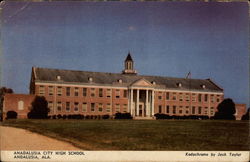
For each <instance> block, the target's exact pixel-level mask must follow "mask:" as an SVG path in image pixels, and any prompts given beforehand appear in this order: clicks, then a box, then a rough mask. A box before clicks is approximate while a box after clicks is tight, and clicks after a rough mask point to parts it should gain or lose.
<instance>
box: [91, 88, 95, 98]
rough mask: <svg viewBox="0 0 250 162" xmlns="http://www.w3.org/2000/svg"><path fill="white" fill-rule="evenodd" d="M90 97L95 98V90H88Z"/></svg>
mask: <svg viewBox="0 0 250 162" xmlns="http://www.w3.org/2000/svg"><path fill="white" fill-rule="evenodd" d="M90 95H91V97H95V88H91V89H90Z"/></svg>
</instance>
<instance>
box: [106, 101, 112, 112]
mask: <svg viewBox="0 0 250 162" xmlns="http://www.w3.org/2000/svg"><path fill="white" fill-rule="evenodd" d="M110 109H111V105H110V103H108V104H107V106H106V111H107V112H110Z"/></svg>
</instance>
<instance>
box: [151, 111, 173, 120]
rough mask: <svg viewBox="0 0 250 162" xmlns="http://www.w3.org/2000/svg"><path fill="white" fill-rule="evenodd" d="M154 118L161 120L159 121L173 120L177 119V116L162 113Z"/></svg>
mask: <svg viewBox="0 0 250 162" xmlns="http://www.w3.org/2000/svg"><path fill="white" fill-rule="evenodd" d="M154 116H155V118H156V119H157V120H159V119H173V118H174V119H175V118H176V116H169V115H167V114H161V113H157V114H155V115H154Z"/></svg>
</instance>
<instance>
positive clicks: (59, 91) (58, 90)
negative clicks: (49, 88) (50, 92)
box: [57, 87, 62, 96]
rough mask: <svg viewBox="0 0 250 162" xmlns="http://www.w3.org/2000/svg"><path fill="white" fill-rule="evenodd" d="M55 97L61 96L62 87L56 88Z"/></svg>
mask: <svg viewBox="0 0 250 162" xmlns="http://www.w3.org/2000/svg"><path fill="white" fill-rule="evenodd" d="M57 96H62V87H57Z"/></svg>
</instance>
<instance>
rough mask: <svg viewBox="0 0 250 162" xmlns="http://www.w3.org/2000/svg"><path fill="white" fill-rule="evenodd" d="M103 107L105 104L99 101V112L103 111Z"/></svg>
mask: <svg viewBox="0 0 250 162" xmlns="http://www.w3.org/2000/svg"><path fill="white" fill-rule="evenodd" d="M102 108H103V104H102V103H99V105H98V111H99V112H102Z"/></svg>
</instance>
